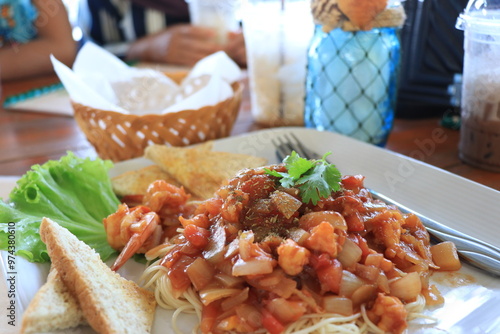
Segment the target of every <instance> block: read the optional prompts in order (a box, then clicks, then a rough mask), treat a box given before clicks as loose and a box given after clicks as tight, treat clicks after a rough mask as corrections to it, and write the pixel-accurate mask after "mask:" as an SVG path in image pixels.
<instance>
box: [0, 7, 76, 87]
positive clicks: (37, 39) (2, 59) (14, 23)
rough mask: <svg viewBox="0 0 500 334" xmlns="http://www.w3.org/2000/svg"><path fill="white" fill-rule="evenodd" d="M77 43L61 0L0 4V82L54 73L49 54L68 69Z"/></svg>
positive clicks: (73, 57)
mask: <svg viewBox="0 0 500 334" xmlns="http://www.w3.org/2000/svg"><path fill="white" fill-rule="evenodd" d="M76 50H77V49H76V43H75V41H74V40H73V37H72V34H71V25H70V23H69V20H68V14H67V12H66V8H65V6H64V4H63V3H62V2H61V0H0V78H1V79H2V80H11V79H19V78H25V77H29V76H36V75H43V74H48V73H52V72H53V67H52V63H51V62H50V57H49V56H50V54H53V55H54V56H55V57H56V58H57V59H59V60H61V61H62V62H64V63H65V64H67V65H71V64H72V62H73V60H74V59H75V55H76Z"/></svg>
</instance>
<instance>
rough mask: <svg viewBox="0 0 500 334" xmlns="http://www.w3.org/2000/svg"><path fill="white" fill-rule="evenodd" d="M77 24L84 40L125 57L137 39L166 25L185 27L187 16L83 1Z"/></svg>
mask: <svg viewBox="0 0 500 334" xmlns="http://www.w3.org/2000/svg"><path fill="white" fill-rule="evenodd" d="M176 1H179V0H176ZM181 1H184V0H181ZM79 21H80V22H79V25H80V27H81V28H82V30H83V33H84V36H85V39H87V40H91V41H93V42H95V43H96V44H99V45H102V46H105V47H107V48H108V49H109V50H110V51H111V52H113V53H115V54H117V55H124V54H125V52H126V49H127V48H128V46H129V45H130V43H131V42H133V41H135V40H136V39H138V38H141V37H143V36H146V35H149V34H154V33H156V32H158V31H160V30H162V29H164V28H165V27H166V26H167V25H172V24H177V23H188V22H189V13H188V12H187V11H186V13H179V14H178V15H168V14H165V13H163V12H161V11H159V10H156V9H152V8H145V7H142V6H140V5H138V4H136V3H134V2H131V1H129V0H86V1H85V0H84V1H82V4H81V8H80V15H79Z"/></svg>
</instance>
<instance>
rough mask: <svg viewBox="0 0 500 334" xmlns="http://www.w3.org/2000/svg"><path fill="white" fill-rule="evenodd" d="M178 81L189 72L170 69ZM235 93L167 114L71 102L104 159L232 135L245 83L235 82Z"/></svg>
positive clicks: (89, 137) (120, 157)
mask: <svg viewBox="0 0 500 334" xmlns="http://www.w3.org/2000/svg"><path fill="white" fill-rule="evenodd" d="M167 75H168V76H169V77H170V78H171V79H173V80H174V81H176V82H178V83H179V82H180V81H182V79H183V78H184V77H185V76H186V75H187V72H182V73H167ZM232 88H233V91H234V95H233V96H232V97H230V98H229V99H226V100H224V101H222V102H219V103H218V104H216V105H213V106H205V107H203V108H200V109H196V110H182V111H179V112H173V113H166V114H149V115H140V116H139V115H131V114H122V113H119V112H115V111H106V110H99V109H95V108H91V107H88V106H85V105H82V104H80V103H76V102H72V106H73V110H74V116H75V119H76V122H77V123H78V126H79V127H80V129H81V130H82V131H83V132H84V133H85V135H86V136H87V139H88V141H89V142H90V143H91V144H92V145H93V146H94V148H95V150H96V151H97V154H99V157H101V158H102V159H110V160H112V161H115V162H116V161H122V160H127V159H131V158H136V157H140V156H142V155H143V153H144V149H145V148H146V147H147V146H148V145H151V144H166V145H170V146H186V145H192V144H196V143H200V142H203V141H206V140H212V139H217V138H223V137H227V136H229V135H230V133H231V130H232V128H233V125H234V122H235V120H236V117H237V116H238V112H239V109H240V105H241V96H242V91H243V85H242V84H241V83H239V82H235V83H233V84H232Z"/></svg>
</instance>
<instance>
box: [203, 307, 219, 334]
mask: <svg viewBox="0 0 500 334" xmlns="http://www.w3.org/2000/svg"><path fill="white" fill-rule="evenodd" d="M220 313H221V309H220V303H219V302H217V301H215V302H212V303H210V304H208V305H204V306H203V309H202V310H201V322H200V329H201V332H202V333H203V334H208V333H211V332H212V329H213V328H214V325H215V320H216V319H217V316H218V315H219V314H220Z"/></svg>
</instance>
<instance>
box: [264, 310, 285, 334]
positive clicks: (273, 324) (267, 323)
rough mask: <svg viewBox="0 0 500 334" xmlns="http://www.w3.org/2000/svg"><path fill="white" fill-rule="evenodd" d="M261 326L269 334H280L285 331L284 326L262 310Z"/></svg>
mask: <svg viewBox="0 0 500 334" xmlns="http://www.w3.org/2000/svg"><path fill="white" fill-rule="evenodd" d="M261 313H262V326H264V328H265V329H266V330H267V331H268V332H269V333H271V334H280V333H281V332H283V331H284V330H285V326H283V324H282V323H281V322H279V320H278V319H276V318H275V317H274V315H272V313H271V312H269V311H268V310H266V309H262V311H261Z"/></svg>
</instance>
